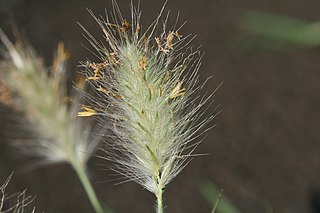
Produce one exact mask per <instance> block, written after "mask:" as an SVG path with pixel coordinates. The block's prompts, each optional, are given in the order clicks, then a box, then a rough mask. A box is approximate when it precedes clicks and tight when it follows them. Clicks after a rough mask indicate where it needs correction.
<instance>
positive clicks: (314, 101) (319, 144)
mask: <svg viewBox="0 0 320 213" xmlns="http://www.w3.org/2000/svg"><path fill="white" fill-rule="evenodd" d="M118 2H119V5H120V7H121V8H122V10H123V14H124V15H125V16H126V17H128V18H129V0H121V1H120V0H118ZM162 4H163V3H162V1H156V0H152V1H151V0H150V1H146V0H144V1H142V3H141V8H142V11H143V14H142V23H144V26H146V25H147V24H148V23H150V22H151V21H152V20H153V19H154V18H155V14H156V12H158V11H159V10H160V8H161V5H162ZM110 5H111V3H110V1H108V0H92V1H89V0H78V1H71V0H63V1H62V0H56V1H50V0H49V1H43V0H1V1H0V27H1V28H2V29H4V30H5V31H6V32H10V28H11V27H10V26H11V25H10V23H11V22H12V20H14V21H15V23H16V25H17V26H18V28H19V29H20V30H22V32H24V34H25V35H26V36H27V38H28V40H29V42H30V43H31V44H32V45H34V47H35V48H36V50H37V51H38V52H39V54H41V55H43V56H45V59H46V60H47V61H50V60H51V58H52V50H54V48H55V46H56V45H57V43H58V42H59V41H64V42H65V43H66V45H67V47H68V49H69V50H70V51H71V53H72V59H71V63H70V68H71V69H72V70H73V71H77V69H78V68H77V67H76V65H77V63H78V61H79V60H85V59H86V58H87V57H91V56H92V55H91V53H90V52H88V51H87V50H86V49H85V48H84V47H82V46H81V44H84V45H86V46H88V43H87V42H86V40H85V39H84V38H83V36H82V35H81V34H82V31H81V29H80V27H79V26H78V25H77V24H76V22H80V23H81V24H83V25H84V26H86V27H87V28H88V29H89V30H90V31H91V32H94V34H96V35H99V34H98V33H99V27H98V26H97V24H96V23H95V22H94V21H93V20H92V18H91V17H90V15H89V14H88V13H87V12H86V10H85V8H86V7H88V8H90V9H92V10H93V11H94V12H95V13H96V14H104V8H107V10H109V9H108V8H110ZM167 9H170V10H171V14H172V19H174V18H173V17H174V14H176V13H177V11H178V10H180V11H181V18H180V20H181V23H182V22H183V21H184V20H188V23H187V24H186V26H185V27H184V28H183V30H182V33H183V34H189V33H192V34H196V35H197V38H196V41H195V46H197V45H200V44H202V45H203V47H202V50H203V51H204V52H205V56H204V58H203V65H202V68H201V80H202V81H203V80H205V78H206V77H208V76H210V75H213V76H214V78H213V79H212V80H211V81H210V83H209V84H208V87H207V88H206V89H207V90H209V91H213V90H214V89H215V88H216V87H217V85H219V84H220V83H221V82H224V83H223V86H222V87H221V88H220V89H219V91H218V93H217V96H216V104H221V108H222V109H223V112H222V113H221V114H220V115H219V116H218V118H217V119H216V120H215V123H217V124H218V125H217V127H216V128H214V130H212V131H210V132H209V133H208V136H207V138H206V139H205V141H204V142H203V143H202V144H201V145H200V147H199V149H198V152H200V153H204V152H205V153H210V155H209V156H204V157H199V158H196V159H194V160H193V161H192V162H191V163H190V165H189V166H187V167H186V169H185V170H184V171H183V172H182V173H181V174H180V175H179V176H178V177H177V178H176V179H175V180H174V181H173V182H172V183H171V184H170V185H169V186H168V187H167V190H166V193H165V203H166V205H167V207H166V212H175V213H180V212H181V213H182V212H184V213H185V212H201V213H202V212H210V206H209V205H208V204H207V203H206V201H205V200H204V198H203V197H202V196H201V195H200V194H199V191H198V188H199V185H200V183H201V182H202V181H203V180H205V179H210V180H212V181H213V182H214V183H216V184H217V186H218V187H219V188H223V189H224V190H225V193H224V194H225V196H227V197H229V198H230V199H231V200H232V201H233V202H234V204H235V205H236V206H237V207H238V208H239V209H240V210H241V211H242V212H246V213H247V212H248V213H251V212H252V213H260V212H261V213H263V212H266V209H267V208H269V207H272V208H273V209H274V212H275V213H301V212H310V213H315V212H320V211H319V210H317V209H316V208H315V207H314V206H315V205H316V203H317V199H319V192H320V141H319V140H320V133H319V132H320V131H319V127H320V125H319V122H320V119H319V118H320V110H319V109H320V95H319V88H320V84H319V80H320V69H319V68H320V61H319V59H320V54H319V49H291V50H290V51H276V50H270V49H269V50H263V51H262V50H261V49H258V48H255V47H254V48H247V45H246V43H247V42H249V43H250V37H247V36H245V35H244V33H243V32H241V30H239V27H238V20H239V17H240V14H241V12H242V11H243V10H247V9H256V10H260V11H264V12H273V13H277V14H282V15H288V16H292V17H296V18H299V19H303V20H306V21H310V22H312V21H316V20H319V19H320V13H319V11H320V1H318V0H308V1H299V0H282V1H278V0H264V1H256V0H198V1H192V0H171V1H169V2H168V5H167ZM214 107H215V106H213V107H212V108H211V109H212V110H213V109H214ZM0 109H1V114H0V116H1V119H0V126H1V128H0V130H1V131H0V181H1V182H3V180H4V179H5V178H6V177H7V176H8V175H9V174H10V173H11V172H12V171H13V170H14V171H16V174H15V175H14V178H13V180H12V182H11V185H10V187H9V191H10V192H14V191H15V190H22V189H24V188H28V192H29V193H30V194H34V195H37V197H36V200H35V202H34V204H35V205H36V206H37V207H38V210H39V212H42V211H44V212H46V213H69V212H77V213H82V212H83V213H84V212H93V210H92V209H91V206H90V204H89V203H88V201H87V198H86V196H85V195H84V192H83V190H82V188H81V185H80V182H79V181H78V179H77V177H76V176H75V174H74V173H73V171H72V170H71V169H70V168H69V167H68V166H67V165H52V166H48V167H43V168H40V169H37V170H33V171H30V172H25V173H19V168H21V166H22V165H23V164H24V163H25V162H26V161H27V160H28V159H27V158H25V157H23V156H22V155H21V154H20V153H18V152H16V151H15V150H14V149H12V148H11V147H10V146H8V145H7V143H6V142H9V143H10V140H9V139H8V138H5V137H4V135H8V129H9V128H10V127H11V125H12V124H11V121H10V120H12V116H11V114H10V110H8V109H6V108H4V107H1V108H0ZM11 134H14V135H20V134H21V133H20V132H18V131H11ZM100 163H103V164H107V163H106V162H101V161H99V160H97V159H93V160H92V161H91V163H90V173H91V178H92V180H93V181H94V182H95V183H96V184H94V186H95V188H96V190H97V193H98V195H99V197H100V198H101V200H102V201H103V202H104V203H106V204H108V206H110V207H112V208H113V209H114V210H116V212H118V213H121V212H139V213H144V212H153V208H154V197H153V195H152V194H151V193H149V192H147V191H146V190H143V189H141V187H140V186H138V185H137V184H135V183H127V184H122V185H118V186H114V185H113V184H112V183H109V182H106V183H97V182H100V181H108V180H111V179H112V176H110V174H109V172H108V171H104V170H101V169H102V168H105V167H106V166H100V165H98V164H100ZM318 190H319V191H318Z"/></svg>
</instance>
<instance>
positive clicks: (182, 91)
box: [169, 82, 186, 98]
mask: <svg viewBox="0 0 320 213" xmlns="http://www.w3.org/2000/svg"><path fill="white" fill-rule="evenodd" d="M181 85H182V83H181V82H179V83H178V84H177V86H176V87H175V88H174V89H173V90H172V91H171V92H170V95H169V98H176V97H179V96H182V95H184V94H185V93H186V92H185V90H186V89H185V88H182V89H181Z"/></svg>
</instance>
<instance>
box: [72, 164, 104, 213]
mask: <svg viewBox="0 0 320 213" xmlns="http://www.w3.org/2000/svg"><path fill="white" fill-rule="evenodd" d="M72 166H73V168H74V169H75V171H76V173H77V175H78V176H79V179H80V181H81V183H82V185H83V187H84V189H85V191H86V193H87V195H88V198H89V200H90V202H91V204H92V206H93V208H94V210H95V211H96V213H104V210H103V208H102V206H101V204H100V202H99V200H98V198H97V195H96V193H95V191H94V189H93V187H92V184H91V183H90V180H89V178H88V175H87V173H86V171H85V167H84V166H83V165H82V164H81V163H80V162H78V161H76V160H75V161H74V162H73V163H72Z"/></svg>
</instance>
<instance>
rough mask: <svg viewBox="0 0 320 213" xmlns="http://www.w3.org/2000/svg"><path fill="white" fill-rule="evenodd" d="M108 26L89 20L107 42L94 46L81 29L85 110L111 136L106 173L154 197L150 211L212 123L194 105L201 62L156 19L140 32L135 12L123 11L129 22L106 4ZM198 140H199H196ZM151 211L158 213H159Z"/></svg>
mask: <svg viewBox="0 0 320 213" xmlns="http://www.w3.org/2000/svg"><path fill="white" fill-rule="evenodd" d="M113 7H114V8H113V13H112V15H111V17H112V19H109V18H107V19H106V20H105V19H103V18H97V17H95V16H94V15H93V14H92V12H91V14H92V15H93V17H94V18H95V20H96V21H97V22H98V24H99V26H100V27H101V29H102V33H103V35H104V38H105V40H106V42H107V45H106V44H103V43H100V42H98V41H97V40H96V39H95V38H94V37H93V36H92V35H91V34H90V33H89V32H88V31H87V30H86V29H85V28H84V27H83V29H84V31H85V32H86V35H87V38H88V40H89V41H90V43H91V45H92V46H93V47H94V48H95V49H96V51H97V52H98V54H97V55H98V56H99V58H100V59H101V61H100V62H98V63H95V62H90V61H88V62H84V63H83V64H82V65H83V66H84V67H85V71H84V73H85V75H86V80H87V81H88V82H89V83H90V85H91V86H92V88H93V89H95V90H96V93H97V96H96V97H92V96H90V97H89V98H88V102H89V103H91V105H90V110H86V111H84V112H80V113H79V116H81V115H83V113H87V115H88V114H90V113H91V110H93V111H94V116H95V117H96V118H97V119H99V120H100V121H101V122H102V124H103V125H104V126H105V127H106V128H107V127H110V128H111V130H112V131H113V134H112V135H111V136H110V140H108V145H109V147H110V149H111V151H110V150H108V149H107V150H106V153H107V157H106V158H107V159H110V160H112V161H115V162H116V166H115V167H114V170H116V171H117V172H119V173H120V174H121V175H124V176H125V177H126V178H127V180H133V181H136V182H137V183H139V184H141V185H142V186H143V187H144V188H146V189H147V190H149V191H150V192H152V193H154V194H155V195H156V197H157V198H158V205H161V203H160V204H159V202H162V200H160V201H159V199H160V197H161V196H162V192H163V190H164V189H165V187H166V186H167V184H168V183H169V182H170V181H172V179H173V178H174V177H176V175H177V174H178V173H180V171H181V170H182V169H183V168H184V167H185V166H186V164H187V163H188V162H189V160H190V158H189V157H191V156H193V154H192V153H193V151H194V149H195V148H196V146H197V145H198V144H199V142H194V139H195V138H197V137H198V136H199V134H197V133H199V131H200V130H204V129H203V127H204V126H205V125H206V124H208V123H209V122H210V121H211V120H212V119H213V118H214V116H213V115H209V116H207V117H206V118H204V111H205V107H204V106H205V105H207V102H208V100H209V99H210V97H211V95H209V96H208V97H203V98H202V97H200V96H199V90H200V89H201V87H202V85H198V70H199V67H200V59H201V54H200V53H199V51H197V50H196V51H193V50H192V47H189V46H188V44H189V42H190V41H191V40H192V37H190V36H186V37H182V35H181V34H180V32H179V31H180V28H178V27H176V26H174V27H172V28H170V29H169V30H168V31H167V30H166V29H167V26H166V23H167V18H166V19H165V20H164V24H163V32H161V33H160V34H159V35H158V36H157V35H156V31H157V30H156V29H157V28H158V27H159V22H160V17H161V13H162V12H163V8H162V10H161V12H160V15H159V16H158V17H157V18H156V20H155V21H154V22H153V24H152V25H151V26H150V27H149V28H148V29H147V30H146V31H145V32H141V26H140V11H139V10H137V9H136V8H135V7H134V6H131V11H132V14H131V20H130V21H128V19H125V18H123V17H122V15H121V13H120V10H119V8H118V6H117V4H116V3H115V2H113ZM202 133H203V132H202ZM160 209H161V207H160V208H159V207H158V212H161V210H160Z"/></svg>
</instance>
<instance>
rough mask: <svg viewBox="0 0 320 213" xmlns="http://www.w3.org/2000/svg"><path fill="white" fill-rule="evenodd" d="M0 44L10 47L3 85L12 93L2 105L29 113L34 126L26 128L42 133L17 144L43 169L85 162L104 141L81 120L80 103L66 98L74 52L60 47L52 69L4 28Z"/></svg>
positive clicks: (1, 72) (1, 65) (1, 69)
mask: <svg viewBox="0 0 320 213" xmlns="http://www.w3.org/2000/svg"><path fill="white" fill-rule="evenodd" d="M0 41H2V43H3V45H4V47H5V49H4V50H3V51H2V55H3V56H4V60H2V61H1V62H0V76H1V81H2V82H4V83H5V85H4V84H2V87H4V86H5V88H6V89H8V90H10V93H9V92H7V93H3V95H2V98H1V99H0V101H1V102H2V103H6V102H8V103H11V104H10V105H9V106H10V107H11V106H12V105H14V108H15V109H18V110H20V111H21V112H23V113H25V114H26V117H27V118H28V120H29V121H30V123H31V125H25V126H24V127H26V128H28V129H29V130H31V131H32V132H34V133H35V135H36V137H35V138H32V140H19V141H20V142H19V143H16V144H15V145H16V146H17V147H18V148H21V149H22V150H23V151H24V152H25V153H27V154H30V155H33V156H38V157H40V158H41V159H42V160H41V161H39V162H38V163H39V164H40V165H42V164H47V163H55V162H61V161H67V162H72V161H78V162H79V163H81V164H85V163H86V162H87V160H88V158H89V156H90V154H91V153H92V152H93V150H94V148H95V147H96V146H97V143H98V140H91V139H89V138H88V137H89V136H88V134H86V133H85V130H84V129H85V128H87V130H86V131H87V132H89V131H90V128H91V127H85V125H84V124H83V121H81V120H80V119H78V118H77V112H78V110H79V107H78V104H76V103H71V104H70V103H68V102H67V100H66V95H67V82H66V70H65V69H66V60H67V58H68V54H67V53H66V52H65V50H64V46H63V44H62V43H61V44H59V46H58V49H57V52H56V57H55V59H54V61H53V65H52V67H51V68H47V67H46V66H45V65H44V63H43V61H42V60H41V59H40V57H38V56H37V54H36V53H35V51H34V50H33V49H32V47H30V46H29V45H26V44H24V43H23V42H22V41H18V42H16V44H13V43H11V41H9V39H8V38H7V37H6V35H5V34H4V33H3V31H2V30H0ZM2 91H5V90H4V89H2ZM4 94H12V97H8V96H9V95H4ZM90 140H91V141H90ZM17 141H18V140H17Z"/></svg>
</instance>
